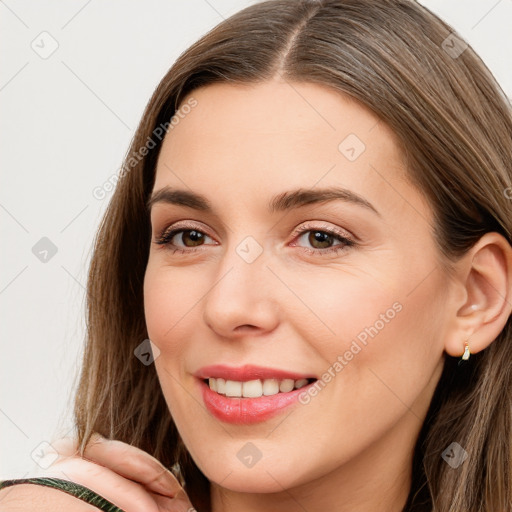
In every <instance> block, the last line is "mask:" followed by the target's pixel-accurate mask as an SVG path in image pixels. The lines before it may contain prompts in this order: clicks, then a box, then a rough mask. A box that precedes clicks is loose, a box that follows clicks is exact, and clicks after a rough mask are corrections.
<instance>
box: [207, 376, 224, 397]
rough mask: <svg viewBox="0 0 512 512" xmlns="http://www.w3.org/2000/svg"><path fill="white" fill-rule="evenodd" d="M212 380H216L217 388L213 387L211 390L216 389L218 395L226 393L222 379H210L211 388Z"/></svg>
mask: <svg viewBox="0 0 512 512" xmlns="http://www.w3.org/2000/svg"><path fill="white" fill-rule="evenodd" d="M212 380H216V381H217V389H214V390H213V391H217V393H219V394H220V395H225V394H226V381H225V380H224V379H210V389H213V388H212Z"/></svg>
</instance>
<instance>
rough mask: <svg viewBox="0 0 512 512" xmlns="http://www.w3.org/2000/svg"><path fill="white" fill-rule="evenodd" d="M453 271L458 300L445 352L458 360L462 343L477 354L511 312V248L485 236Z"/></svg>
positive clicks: (493, 236) (499, 239)
mask: <svg viewBox="0 0 512 512" xmlns="http://www.w3.org/2000/svg"><path fill="white" fill-rule="evenodd" d="M456 268H457V270H456V274H457V279H456V288H457V290H456V291H457V293H456V294H455V295H456V296H457V298H456V299H454V302H453V306H454V307H453V311H454V316H453V317H452V320H451V322H450V325H449V329H448V331H447V336H446V338H445V351H446V352H447V353H448V354H449V355H451V356H454V357H460V356H461V355H462V354H463V353H464V342H465V341H467V342H468V344H469V350H470V352H471V353H473V354H475V353H477V352H480V351H481V350H483V349H485V348H486V347H488V346H489V345H490V344H491V343H492V342H493V341H494V340H495V339H496V338H497V337H498V335H499V334H500V332H501V331H502V330H503V328H504V327H505V324H506V323H507V320H508V318H509V316H510V313H511V311H512V247H511V246H510V244H509V243H508V241H507V240H506V238H505V237H503V236H502V235H500V234H499V233H496V232H492V233H486V234H485V235H483V236H482V237H481V238H480V240H478V242H477V243H476V244H475V245H474V246H473V247H472V248H471V249H470V250H469V251H468V252H467V253H466V254H465V255H464V256H463V257H462V258H461V259H460V260H459V261H458V262H457V263H456ZM455 295H454V296H455Z"/></svg>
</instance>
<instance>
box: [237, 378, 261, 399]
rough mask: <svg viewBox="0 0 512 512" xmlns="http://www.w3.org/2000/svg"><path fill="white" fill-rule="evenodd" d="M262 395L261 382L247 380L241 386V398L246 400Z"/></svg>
mask: <svg viewBox="0 0 512 512" xmlns="http://www.w3.org/2000/svg"><path fill="white" fill-rule="evenodd" d="M262 393H263V385H262V384H261V380H249V381H247V382H244V383H243V385H242V396H245V397H247V398H258V397H259V396H261V395H262Z"/></svg>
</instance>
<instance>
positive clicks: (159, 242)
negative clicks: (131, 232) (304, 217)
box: [155, 224, 356, 255]
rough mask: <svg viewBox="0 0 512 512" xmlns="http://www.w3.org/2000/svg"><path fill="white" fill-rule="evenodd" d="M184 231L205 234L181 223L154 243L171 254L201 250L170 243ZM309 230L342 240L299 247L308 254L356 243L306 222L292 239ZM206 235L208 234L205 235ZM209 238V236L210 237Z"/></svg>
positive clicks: (165, 232)
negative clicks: (316, 246) (317, 246)
mask: <svg viewBox="0 0 512 512" xmlns="http://www.w3.org/2000/svg"><path fill="white" fill-rule="evenodd" d="M185 231H197V232H199V233H201V234H203V235H206V233H204V232H203V231H201V230H199V229H197V228H196V227H195V226H193V225H182V226H179V227H178V228H175V229H173V230H171V231H166V230H165V229H164V230H163V231H162V232H161V233H160V235H159V236H158V238H157V239H156V240H155V243H156V244H157V245H162V246H168V247H167V249H169V250H172V254H175V253H192V252H196V251H197V250H201V246H199V247H192V248H188V249H182V248H180V247H176V246H174V244H171V243H170V241H171V240H172V239H173V238H174V236H175V235H176V234H178V233H182V232H185ZM310 231H316V232H320V233H325V234H327V235H329V236H333V237H334V238H335V239H336V240H338V241H339V242H342V245H341V246H340V245H338V246H334V247H328V248H326V249H310V248H308V247H301V249H302V250H303V251H305V252H307V253H308V254H314V255H324V254H327V253H333V254H339V253H340V252H342V251H344V250H346V249H347V248H349V247H353V246H355V245H356V243H355V241H354V240H352V239H350V238H347V237H346V236H344V234H342V233H341V232H338V231H337V230H334V229H321V228H319V227H318V226H312V225H310V224H306V225H305V226H302V229H301V230H300V231H296V232H294V233H293V235H294V240H295V239H296V238H300V237H301V236H302V235H304V234H305V233H308V232H310ZM206 236H208V235H206ZM210 238H211V237H210Z"/></svg>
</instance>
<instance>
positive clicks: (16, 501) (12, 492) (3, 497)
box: [0, 481, 98, 512]
mask: <svg viewBox="0 0 512 512" xmlns="http://www.w3.org/2000/svg"><path fill="white" fill-rule="evenodd" d="M4 482H5V481H4ZM4 482H0V484H3V483H4ZM34 510H37V511H38V512H69V511H70V510H73V512H98V508H96V507H95V506H93V505H91V504H89V503H86V502H85V501H82V500H81V499H79V498H78V497H76V496H73V495H71V494H68V493H66V492H63V491H62V490H61V489H58V488H55V487H48V486H42V485H35V484H33V483H17V484H16V485H10V486H7V487H2V488H0V512H32V511H34Z"/></svg>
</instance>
